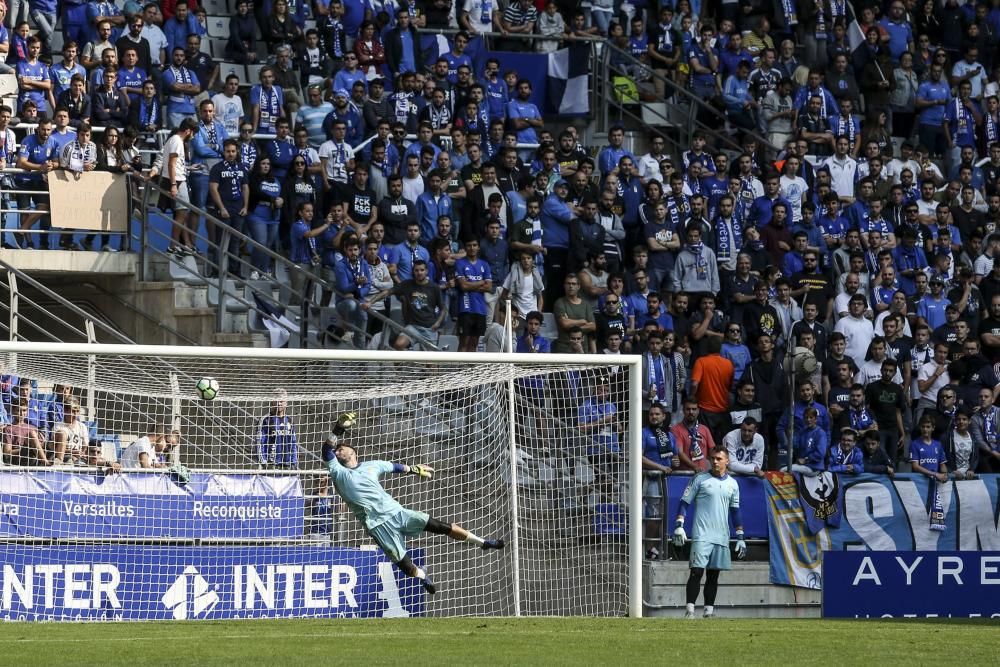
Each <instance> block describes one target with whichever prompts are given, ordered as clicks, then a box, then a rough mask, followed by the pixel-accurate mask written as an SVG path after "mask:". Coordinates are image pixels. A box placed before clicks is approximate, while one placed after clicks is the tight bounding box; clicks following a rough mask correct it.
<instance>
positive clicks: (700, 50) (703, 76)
mask: <svg viewBox="0 0 1000 667" xmlns="http://www.w3.org/2000/svg"><path fill="white" fill-rule="evenodd" d="M700 36H701V41H700V42H699V43H697V44H692V45H691V48H690V49H688V52H687V54H686V56H685V57H686V58H687V62H688V66H689V67H690V68H691V79H690V87H691V92H692V93H694V95H695V96H697V97H700V98H702V99H705V100H708V99H712V98H713V97H715V95H716V93H717V92H718V82H717V76H718V74H719V56H718V54H717V52H716V50H715V48H714V47H713V46H712V40H713V39H714V38H715V31H714V30H713V29H712V27H711V26H703V27H702V29H701V33H700Z"/></svg>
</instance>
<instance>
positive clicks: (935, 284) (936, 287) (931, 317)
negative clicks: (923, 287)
mask: <svg viewBox="0 0 1000 667" xmlns="http://www.w3.org/2000/svg"><path fill="white" fill-rule="evenodd" d="M928 283H929V285H930V294H925V295H924V297H923V298H922V299H921V300H920V303H919V304H917V321H918V322H920V323H922V324H926V325H927V326H928V327H930V329H931V331H934V330H935V329H937V328H938V327H940V326H941V325H943V324H944V323H945V322H946V321H947V316H946V314H945V311H946V309H947V307H948V305H950V304H951V301H949V300H948V298H947V297H946V296H944V278H942V277H941V276H940V275H933V276H931V278H930V280H929V281H928Z"/></svg>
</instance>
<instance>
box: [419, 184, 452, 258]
mask: <svg viewBox="0 0 1000 667" xmlns="http://www.w3.org/2000/svg"><path fill="white" fill-rule="evenodd" d="M445 178H447V174H444V173H442V172H441V170H439V169H434V170H433V171H431V172H430V173H429V174H427V189H426V190H424V192H423V194H421V195H420V196H419V197H418V198H417V219H418V220H420V238H421V240H422V241H424V242H428V241H430V240H431V239H433V238H434V235H435V234H436V232H437V224H438V220H439V219H440V218H441V217H442V216H446V217H448V218H451V217H453V213H454V209H453V208H452V201H451V197H449V196H448V195H447V194H445V192H444V191H443V190H442V184H443V183H444V179H445Z"/></svg>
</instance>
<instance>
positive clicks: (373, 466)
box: [326, 457, 403, 530]
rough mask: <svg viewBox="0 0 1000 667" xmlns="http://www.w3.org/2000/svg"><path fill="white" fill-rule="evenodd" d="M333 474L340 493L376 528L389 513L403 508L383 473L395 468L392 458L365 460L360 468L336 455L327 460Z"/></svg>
mask: <svg viewBox="0 0 1000 667" xmlns="http://www.w3.org/2000/svg"><path fill="white" fill-rule="evenodd" d="M326 469H327V470H329V471H330V478H331V479H332V480H333V485H334V487H336V489H337V494H338V495H339V496H340V497H341V498H342V499H343V501H344V502H345V503H347V506H348V507H350V508H351V512H353V513H354V516H356V517H357V518H358V521H360V522H361V523H363V524H364V526H365V528H366V529H368V530H371V529H372V528H374V527H376V526H379V525H381V524H383V523H385V522H386V521H387V520H388V519H389V517H391V516H393V515H394V514H396V513H397V512H399V511H401V510H402V509H403V506H402V505H400V504H399V503H398V502H397V501H396V499H395V498H393V497H392V496H390V495H389V494H388V493H387V492H386V490H385V489H383V488H382V483H381V482H380V481H379V477H381V476H382V475H384V474H386V473H390V472H392V471H393V464H392V463H389V462H388V461H365V462H364V463H360V464H358V467H357V468H345V467H344V466H342V465H340V461H338V460H337V459H336V457H334V458H333V459H332V460H331V461H329V462H328V463H327V464H326Z"/></svg>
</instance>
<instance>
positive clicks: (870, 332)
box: [834, 294, 875, 368]
mask: <svg viewBox="0 0 1000 667" xmlns="http://www.w3.org/2000/svg"><path fill="white" fill-rule="evenodd" d="M867 307H868V306H867V302H866V301H865V297H864V296H863V295H861V294H855V295H854V296H852V297H851V298H850V300H849V301H848V303H847V315H846V316H845V317H841V318H840V319H839V320H837V324H836V326H835V327H834V331H837V332H839V333H842V334H844V338H845V340H846V341H847V349H846V352H845V353H846V354H847V356H849V357H851V358H852V359H853V360H854V363H855V364H856V365H857V367H858V368H861V367H862V366H863V365H864V363H865V356H866V355H867V353H868V346H869V345H871V342H872V339H873V338H874V337H875V328H874V326H873V325H872V321H871V320H869V319H868V318H867V317H865V310H866V309H867Z"/></svg>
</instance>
